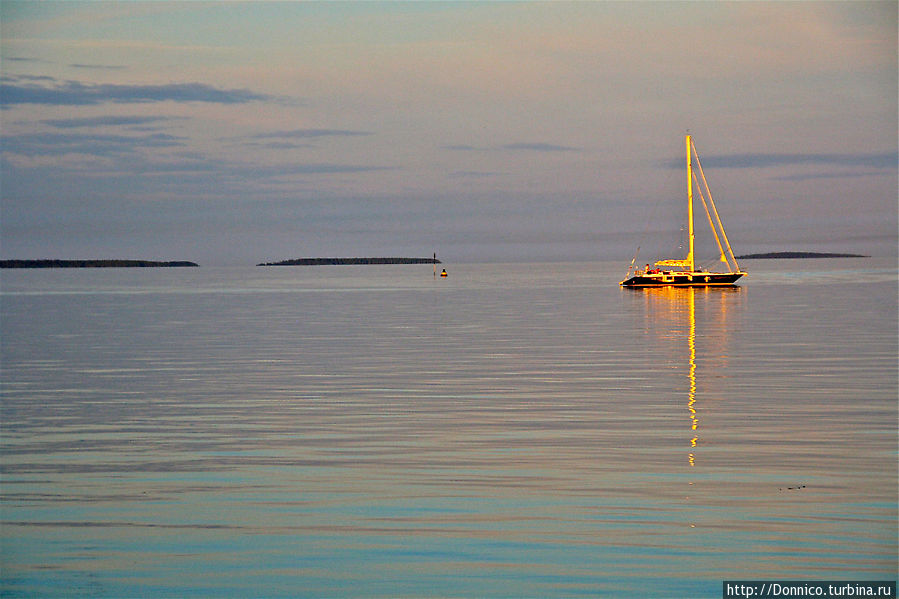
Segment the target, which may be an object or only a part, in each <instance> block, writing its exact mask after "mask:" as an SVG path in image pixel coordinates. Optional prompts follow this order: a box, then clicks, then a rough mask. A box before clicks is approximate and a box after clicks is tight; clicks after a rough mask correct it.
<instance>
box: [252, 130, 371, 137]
mask: <svg viewBox="0 0 899 599" xmlns="http://www.w3.org/2000/svg"><path fill="white" fill-rule="evenodd" d="M359 135H372V133H371V132H370V131H352V130H349V129H294V130H292V131H274V132H271V133H259V134H257V135H253V136H251V139H308V138H315V137H354V136H359Z"/></svg>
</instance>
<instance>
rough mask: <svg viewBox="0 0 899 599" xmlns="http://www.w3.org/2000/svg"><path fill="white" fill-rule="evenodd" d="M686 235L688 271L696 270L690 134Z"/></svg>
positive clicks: (688, 137)
mask: <svg viewBox="0 0 899 599" xmlns="http://www.w3.org/2000/svg"><path fill="white" fill-rule="evenodd" d="M686 145H687V237H689V239H690V253H689V254H687V263H688V264H689V265H690V272H693V271H694V270H696V267H695V265H694V263H693V162H692V160H691V159H690V158H691V152H690V145H691V142H690V136H689V135H687V141H686Z"/></svg>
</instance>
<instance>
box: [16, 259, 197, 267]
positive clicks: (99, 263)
mask: <svg viewBox="0 0 899 599" xmlns="http://www.w3.org/2000/svg"><path fill="white" fill-rule="evenodd" d="M160 266H199V264H196V263H195V262H187V261H183V260H182V261H175V262H154V261H152V260H0V268H149V267H160Z"/></svg>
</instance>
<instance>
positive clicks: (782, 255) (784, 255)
mask: <svg viewBox="0 0 899 599" xmlns="http://www.w3.org/2000/svg"><path fill="white" fill-rule="evenodd" d="M870 257H871V256H863V255H862V254H827V253H821V252H768V253H766V254H746V255H745V256H737V259H738V260H777V259H791V258H870Z"/></svg>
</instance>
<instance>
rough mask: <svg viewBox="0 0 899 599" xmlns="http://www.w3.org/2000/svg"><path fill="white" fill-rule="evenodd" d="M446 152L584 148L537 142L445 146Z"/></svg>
mask: <svg viewBox="0 0 899 599" xmlns="http://www.w3.org/2000/svg"><path fill="white" fill-rule="evenodd" d="M443 149H444V150H453V151H456V152H496V151H507V150H512V151H518V150H523V151H529V152H583V151H584V149H583V148H576V147H573V146H561V145H557V144H551V143H545V142H535V143H527V142H517V143H510V144H503V145H500V146H484V147H478V146H470V145H467V144H458V145H448V146H443Z"/></svg>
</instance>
